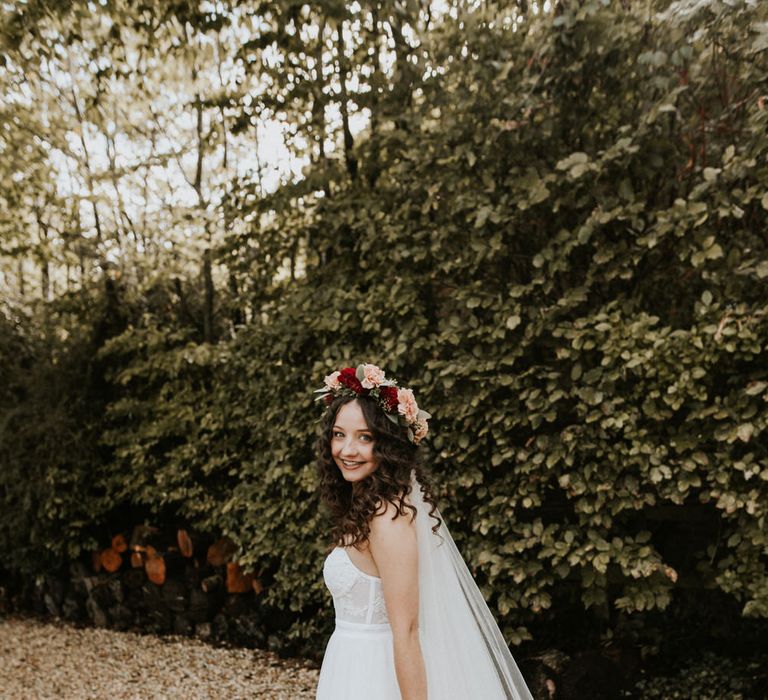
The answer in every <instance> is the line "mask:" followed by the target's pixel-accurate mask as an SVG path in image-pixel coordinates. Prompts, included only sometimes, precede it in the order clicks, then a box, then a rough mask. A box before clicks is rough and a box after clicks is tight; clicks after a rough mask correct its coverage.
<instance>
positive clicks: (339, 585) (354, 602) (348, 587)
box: [323, 547, 389, 625]
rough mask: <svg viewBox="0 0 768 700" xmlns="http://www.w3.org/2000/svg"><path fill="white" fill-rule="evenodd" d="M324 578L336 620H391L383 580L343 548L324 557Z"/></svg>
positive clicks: (373, 622)
mask: <svg viewBox="0 0 768 700" xmlns="http://www.w3.org/2000/svg"><path fill="white" fill-rule="evenodd" d="M323 579H324V580H325V585H326V586H328V590H329V591H330V592H331V595H332V596H333V607H334V608H335V610H336V619H337V620H343V621H345V622H357V623H363V624H368V625H371V624H381V623H383V622H389V618H388V617H387V608H386V606H385V604H384V593H383V592H382V589H381V579H380V578H377V577H376V576H371V575H370V574H366V573H364V572H362V571H360V569H358V568H357V567H356V566H355V565H354V564H353V563H352V560H351V559H350V558H349V554H347V550H346V549H344V547H336V548H334V549H333V550H332V551H331V553H330V554H329V555H328V556H327V557H326V558H325V563H324V565H323Z"/></svg>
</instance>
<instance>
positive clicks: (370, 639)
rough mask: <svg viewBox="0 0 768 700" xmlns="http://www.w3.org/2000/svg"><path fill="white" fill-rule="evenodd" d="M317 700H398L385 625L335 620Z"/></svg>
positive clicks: (397, 686) (326, 651) (398, 689)
mask: <svg viewBox="0 0 768 700" xmlns="http://www.w3.org/2000/svg"><path fill="white" fill-rule="evenodd" d="M316 698H317V700H363V699H364V700H401V696H400V686H399V685H398V683H397V676H396V675H395V659H394V651H393V648H392V628H391V627H390V626H389V623H387V622H385V623H382V624H370V625H366V624H362V623H355V622H344V621H343V620H336V629H335V630H334V631H333V634H332V635H331V638H330V639H329V640H328V645H327V646H326V648H325V656H323V665H322V667H321V668H320V680H319V681H318V684H317V695H316Z"/></svg>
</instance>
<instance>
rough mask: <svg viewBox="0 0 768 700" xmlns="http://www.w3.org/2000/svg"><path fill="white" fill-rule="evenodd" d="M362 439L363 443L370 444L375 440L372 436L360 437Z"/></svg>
mask: <svg viewBox="0 0 768 700" xmlns="http://www.w3.org/2000/svg"><path fill="white" fill-rule="evenodd" d="M360 439H361V440H362V441H363V442H370V441H371V440H373V438H372V437H371V436H370V435H361V436H360Z"/></svg>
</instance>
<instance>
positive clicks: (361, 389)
mask: <svg viewBox="0 0 768 700" xmlns="http://www.w3.org/2000/svg"><path fill="white" fill-rule="evenodd" d="M324 381H325V386H324V387H323V388H322V389H316V390H315V393H316V394H319V396H317V398H316V399H315V400H316V401H320V400H321V399H322V400H324V401H325V403H326V404H330V403H331V401H333V400H334V399H335V398H337V397H339V396H354V397H357V396H371V397H372V398H374V399H376V402H377V403H378V404H379V406H381V408H382V410H383V411H384V415H385V416H386V417H387V418H389V420H391V421H392V422H393V423H394V424H395V425H400V426H402V427H404V428H405V429H406V432H407V435H408V439H409V440H410V441H411V442H412V443H413V444H414V445H418V444H419V442H421V441H422V440H423V439H424V438H425V437H426V436H427V433H428V432H429V426H428V424H427V421H428V420H429V419H430V418H431V417H432V416H430V415H429V413H427V412H426V411H422V410H421V409H420V408H419V407H418V405H417V404H416V397H415V396H414V395H413V391H411V390H410V389H404V388H401V387H398V386H397V382H396V381H395V380H394V379H387V378H386V377H385V376H384V372H383V371H382V370H381V369H379V368H378V367H377V366H376V365H368V364H363V365H358V367H357V369H355V368H354V367H345V368H344V369H341V370H337V371H336V372H332V373H331V374H329V375H328V376H327V377H326V378H325V380H324Z"/></svg>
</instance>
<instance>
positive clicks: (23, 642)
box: [0, 616, 318, 700]
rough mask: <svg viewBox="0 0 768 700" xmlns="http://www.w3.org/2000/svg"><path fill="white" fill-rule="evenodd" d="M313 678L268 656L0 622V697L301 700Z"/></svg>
mask: <svg viewBox="0 0 768 700" xmlns="http://www.w3.org/2000/svg"><path fill="white" fill-rule="evenodd" d="M317 674H318V672H317V671H316V670H315V669H312V668H310V667H309V665H308V664H305V663H303V662H300V661H294V660H283V659H280V658H279V657H277V655H275V654H272V653H271V652H268V651H261V650H254V649H230V648H216V647H213V646H210V645H208V644H206V643H204V642H202V641H200V640H198V639H193V638H189V637H179V636H166V637H158V636H154V635H143V634H138V633H135V632H117V631H114V630H108V629H98V628H90V627H89V628H77V627H74V626H72V625H69V624H67V623H62V622H58V621H54V622H43V621H41V620H37V619H35V618H27V617H17V616H13V617H0V698H2V700H17V699H18V700H48V699H49V698H50V699H51V700H54V699H55V700H85V699H88V700H129V699H130V700H148V699H149V698H154V699H158V700H159V699H165V698H169V699H171V698H173V699H176V698H184V699H185V700H187V699H188V700H196V699H198V698H199V699H200V700H209V699H210V700H214V699H217V698H221V699H222V700H224V699H226V700H246V699H247V700H300V699H304V698H314V697H315V687H316V685H317Z"/></svg>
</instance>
